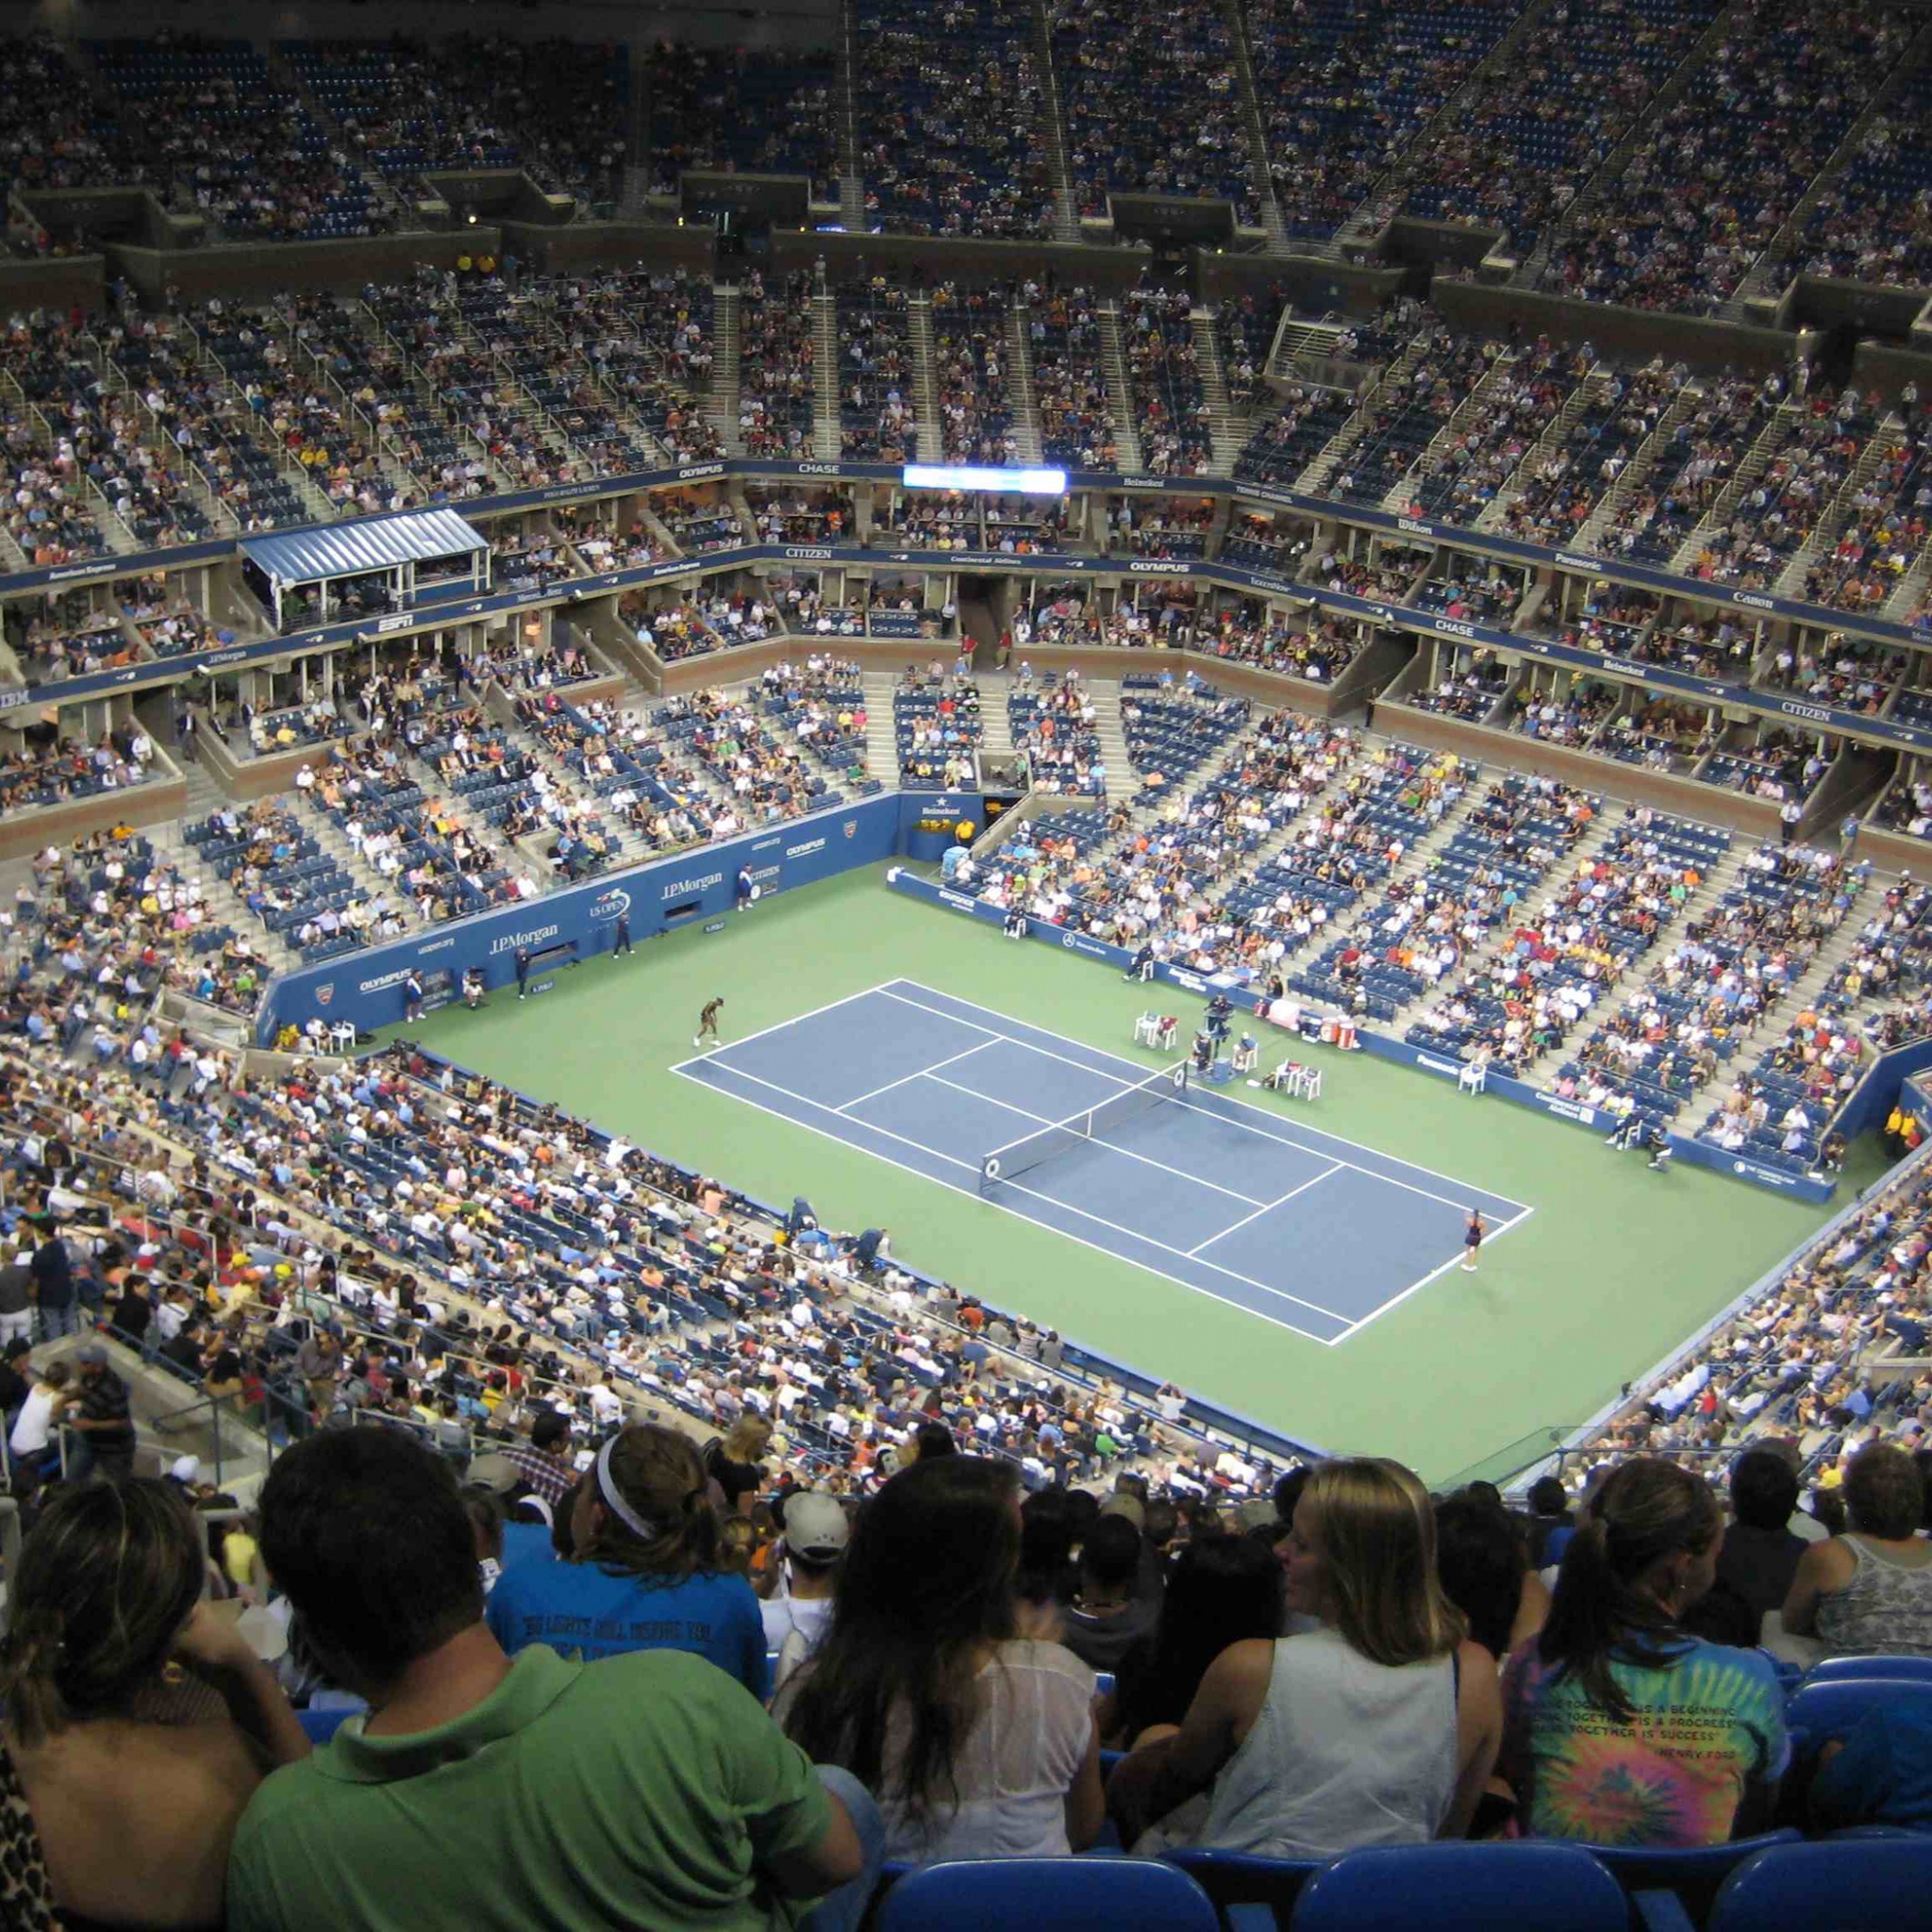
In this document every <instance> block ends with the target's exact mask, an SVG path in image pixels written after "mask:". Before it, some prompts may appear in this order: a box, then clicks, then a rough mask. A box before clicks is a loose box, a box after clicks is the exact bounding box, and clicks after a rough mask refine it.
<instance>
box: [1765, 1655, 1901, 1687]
mask: <svg viewBox="0 0 1932 1932" xmlns="http://www.w3.org/2000/svg"><path fill="white" fill-rule="evenodd" d="M1868 1677H1890V1678H1891V1679H1892V1680H1893V1681H1894V1682H1913V1681H1917V1682H1919V1683H1932V1657H1826V1658H1824V1661H1823V1662H1822V1663H1815V1664H1813V1665H1812V1666H1811V1668H1810V1669H1809V1670H1808V1671H1807V1672H1806V1673H1805V1682H1804V1684H1801V1685H1800V1686H1799V1687H1798V1688H1799V1689H1800V1690H1803V1689H1804V1688H1805V1687H1806V1685H1810V1684H1837V1683H1843V1682H1847V1681H1850V1680H1852V1679H1862V1678H1868Z"/></svg>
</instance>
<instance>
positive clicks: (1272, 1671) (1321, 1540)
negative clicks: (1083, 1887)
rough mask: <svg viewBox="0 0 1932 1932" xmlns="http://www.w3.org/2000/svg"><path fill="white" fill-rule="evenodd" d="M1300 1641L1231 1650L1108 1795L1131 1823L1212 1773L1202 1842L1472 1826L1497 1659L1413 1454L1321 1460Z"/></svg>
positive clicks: (1295, 1602) (1302, 1842)
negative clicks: (1465, 1595) (1469, 1612)
mask: <svg viewBox="0 0 1932 1932" xmlns="http://www.w3.org/2000/svg"><path fill="white" fill-rule="evenodd" d="M1284 1568H1285V1570H1286V1572H1287V1579H1288V1608H1289V1609H1290V1610H1291V1611H1296V1612H1299V1613H1301V1614H1302V1615H1304V1616H1307V1617H1313V1618H1314V1619H1316V1620H1317V1627H1316V1628H1314V1629H1312V1630H1308V1631H1305V1632H1303V1633H1302V1634H1300V1635H1298V1636H1294V1637H1286V1638H1277V1639H1273V1640H1269V1639H1254V1640H1249V1641H1243V1642H1240V1643H1234V1644H1230V1645H1229V1646H1228V1648H1227V1649H1225V1650H1224V1651H1223V1652H1222V1653H1221V1655H1220V1656H1219V1657H1217V1658H1216V1659H1215V1660H1214V1662H1213V1663H1212V1664H1210V1665H1209V1666H1208V1672H1207V1674H1206V1675H1205V1676H1203V1677H1202V1679H1201V1685H1200V1689H1199V1690H1198V1691H1196V1692H1195V1693H1194V1698H1193V1701H1192V1703H1191V1704H1190V1705H1189V1707H1188V1714H1187V1716H1186V1718H1185V1719H1183V1720H1182V1723H1181V1727H1180V1729H1179V1731H1178V1732H1177V1733H1175V1734H1174V1736H1172V1737H1170V1738H1167V1739H1165V1740H1161V1741H1159V1742H1158V1743H1154V1744H1150V1745H1148V1746H1147V1747H1146V1748H1145V1749H1143V1750H1140V1751H1136V1752H1135V1753H1134V1754H1133V1755H1132V1756H1131V1757H1128V1758H1127V1759H1126V1761H1125V1762H1124V1764H1122V1765H1121V1766H1120V1767H1119V1769H1118V1770H1117V1771H1116V1772H1115V1773H1114V1775H1113V1780H1112V1782H1111V1784H1110V1785H1109V1787H1108V1804H1109V1805H1110V1806H1111V1807H1112V1808H1113V1809H1114V1811H1115V1813H1116V1815H1117V1816H1119V1817H1120V1819H1121V1821H1122V1824H1123V1835H1124V1836H1128V1835H1131V1834H1135V1833H1138V1832H1139V1831H1140V1830H1141V1827H1143V1826H1145V1825H1148V1824H1153V1823H1154V1822H1155V1821H1156V1820H1158V1819H1161V1818H1164V1817H1167V1816H1168V1815H1169V1814H1170V1813H1172V1812H1173V1811H1174V1809H1175V1808H1176V1807H1179V1806H1181V1805H1182V1804H1184V1803H1185V1802H1186V1801H1187V1800H1188V1799H1190V1798H1191V1797H1193V1796H1194V1795H1195V1793H1196V1792H1199V1791H1202V1790H1208V1788H1209V1786H1210V1785H1211V1787H1212V1792H1211V1795H1210V1797H1209V1800H1208V1817H1207V1822H1206V1823H1205V1824H1203V1825H1202V1826H1200V1828H1199V1829H1198V1831H1197V1832H1196V1833H1194V1834H1193V1842H1195V1843H1196V1844H1199V1845H1208V1846H1214V1847H1216V1848H1218V1849H1221V1850H1224V1851H1239V1852H1249V1853H1253V1854H1256V1855H1257V1856H1259V1857H1275V1858H1308V1857H1331V1856H1332V1855H1334V1854H1335V1853H1338V1852H1345V1851H1353V1850H1355V1849H1356V1848H1357V1847H1358V1846H1362V1845H1391V1844H1417V1843H1421V1842H1424V1841H1425V1840H1429V1839H1432V1838H1460V1837H1461V1836H1462V1835H1463V1833H1464V1832H1465V1831H1466V1830H1467V1829H1468V1827H1469V1821H1470V1819H1471V1818H1472V1817H1473V1816H1474V1811H1475V1807H1476V1802H1477V1800H1478V1799H1479V1798H1480V1797H1481V1796H1482V1791H1483V1786H1484V1784H1485V1782H1486V1781H1487V1780H1488V1778H1489V1774H1490V1770H1491V1766H1492V1765H1493V1764H1494V1762H1495V1757H1496V1747H1497V1743H1498V1741H1499V1740H1500V1736H1501V1732H1502V1712H1501V1708H1500V1706H1499V1704H1498V1701H1497V1692H1496V1669H1495V1663H1494V1660H1493V1659H1492V1658H1491V1657H1489V1655H1488V1654H1487V1653H1486V1652H1485V1651H1484V1650H1483V1649H1482V1648H1481V1646H1480V1645H1478V1644H1474V1643H1472V1642H1470V1641H1468V1640H1467V1634H1466V1630H1465V1626H1464V1623H1463V1618H1462V1614H1461V1612H1460V1611H1458V1610H1457V1609H1456V1608H1455V1607H1454V1606H1453V1605H1452V1604H1450V1602H1449V1601H1448V1599H1447V1598H1446V1597H1445V1596H1444V1595H1443V1594H1442V1588H1441V1583H1440V1582H1439V1580H1438V1578H1437V1575H1436V1534H1435V1516H1434V1514H1433V1512H1432V1510H1431V1508H1430V1505H1429V1497H1428V1491H1425V1490H1424V1488H1423V1486H1422V1484H1421V1483H1420V1482H1418V1481H1417V1480H1416V1478H1415V1476H1414V1475H1413V1474H1410V1472H1409V1471H1407V1470H1406V1469H1404V1468H1403V1467H1402V1466H1401V1465H1400V1464H1399V1463H1394V1462H1385V1461H1379V1460H1373V1459H1369V1458H1360V1459H1356V1460H1349V1461H1334V1462H1324V1463H1322V1464H1320V1465H1319V1466H1318V1467H1317V1468H1316V1470H1315V1472H1314V1474H1312V1475H1311V1476H1310V1477H1309V1478H1308V1482H1307V1487H1306V1488H1305V1489H1304V1490H1303V1491H1302V1494H1301V1499H1300V1501H1299V1502H1297V1503H1296V1505H1295V1511H1294V1521H1293V1524H1292V1525H1291V1529H1290V1532H1289V1536H1288V1539H1287V1541H1286V1543H1285V1545H1284Z"/></svg>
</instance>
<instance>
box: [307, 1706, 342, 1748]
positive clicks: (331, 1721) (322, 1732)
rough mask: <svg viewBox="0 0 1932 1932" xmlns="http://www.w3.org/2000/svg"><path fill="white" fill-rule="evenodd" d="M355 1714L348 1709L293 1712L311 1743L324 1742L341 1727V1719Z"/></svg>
mask: <svg viewBox="0 0 1932 1932" xmlns="http://www.w3.org/2000/svg"><path fill="white" fill-rule="evenodd" d="M355 1715H356V1713H355V1712H354V1711H353V1710H349V1709H342V1710H298V1711H297V1712H296V1713H295V1717H296V1720H297V1722H298V1723H299V1724H301V1726H302V1728H303V1729H304V1730H305V1731H307V1732H308V1741H309V1742H310V1743H311V1744H326V1743H327V1742H328V1740H330V1739H331V1738H333V1737H334V1736H335V1734H336V1733H337V1731H339V1730H340V1729H341V1724H342V1720H343V1719H344V1718H347V1717H354V1716H355Z"/></svg>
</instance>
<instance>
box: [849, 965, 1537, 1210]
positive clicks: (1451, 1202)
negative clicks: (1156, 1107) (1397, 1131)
mask: <svg viewBox="0 0 1932 1932" xmlns="http://www.w3.org/2000/svg"><path fill="white" fill-rule="evenodd" d="M918 985H919V982H918V981H917V980H916V979H901V980H894V981H893V982H892V983H891V985H888V986H884V987H880V988H879V989H878V991H881V992H883V993H884V994H885V996H886V997H887V998H888V999H889V1000H897V1001H899V1003H900V1004H901V1005H902V1006H908V1007H918V1008H920V1009H921V1010H922V1011H923V1012H927V1013H935V1014H937V1015H938V1016H939V1017H940V1018H941V1019H942V1020H953V1021H956V1022H958V1024H959V1025H961V1026H974V1027H977V1030H978V1031H980V1032H981V1033H986V1034H990V1035H991V1037H992V1038H993V1039H995V1040H1004V1041H1006V1042H1007V1043H1008V1045H1009V1046H1017V1047H1020V1048H1022V1049H1023V1050H1024V1051H1025V1052H1027V1053H1037V1054H1040V1055H1041V1056H1042V1057H1043V1058H1046V1059H1050V1060H1062V1061H1064V1062H1065V1063H1066V1064H1067V1065H1068V1066H1070V1067H1078V1068H1079V1069H1080V1071H1081V1072H1082V1073H1086V1074H1092V1075H1093V1076H1094V1078H1095V1079H1099V1080H1111V1081H1113V1082H1114V1083H1115V1084H1116V1085H1117V1086H1120V1087H1131V1086H1138V1085H1139V1084H1140V1081H1141V1079H1143V1078H1144V1077H1145V1076H1146V1071H1147V1070H1146V1069H1145V1068H1144V1067H1143V1066H1141V1063H1140V1062H1139V1061H1138V1060H1130V1059H1124V1058H1122V1057H1121V1056H1120V1055H1119V1054H1115V1053H1108V1050H1107V1049H1106V1048H1105V1047H1104V1046H1096V1047H1091V1048H1089V1049H1088V1050H1089V1051H1090V1052H1091V1053H1096V1054H1098V1055H1099V1056H1100V1057H1101V1058H1103V1059H1109V1060H1112V1061H1113V1063H1114V1064H1115V1065H1116V1066H1121V1067H1131V1068H1133V1070H1134V1074H1135V1078H1134V1079H1132V1080H1126V1079H1123V1078H1122V1077H1121V1075H1119V1074H1109V1073H1107V1072H1105V1071H1104V1070H1103V1069H1101V1068H1099V1067H1093V1066H1088V1065H1086V1064H1085V1063H1084V1062H1083V1061H1080V1060H1076V1059H1070V1058H1068V1057H1067V1056H1066V1055H1065V1054H1062V1053H1055V1052H1054V1051H1053V1049H1052V1048H1051V1047H1045V1046H1036V1045H1035V1044H1034V1042H1033V1041H1030V1040H1022V1039H1021V1038H1020V1037H1019V1036H1018V1035H1017V1034H1013V1033H1002V1032H1001V1031H1000V1030H999V1029H998V1028H997V1027H995V1026H980V1025H979V1023H978V1022H977V1021H974V1020H961V1019H960V1018H959V1016H958V1014H957V1013H949V1012H947V1011H946V1010H945V1008H942V1007H929V1006H927V1005H926V1003H925V1002H924V1000H915V999H912V998H909V997H908V995H907V994H905V993H903V992H897V991H894V990H893V989H894V987H899V986H918ZM920 990H921V991H924V992H930V991H933V989H932V988H930V987H921V989H920ZM941 998H943V999H958V994H957V993H942V994H941ZM959 1004H960V1005H961V1006H962V1007H971V1008H972V1009H973V1010H974V1012H975V1013H986V1014H988V1015H989V1016H990V1017H991V1018H992V1019H995V1020H997V1019H999V1018H1000V1017H1001V1016H1000V1015H999V1014H998V1013H995V1012H993V1011H992V1009H991V1008H989V1007H975V1006H974V1005H973V1002H972V1001H971V1000H960V1001H959ZM1040 1030H1041V1032H1045V1031H1046V1029H1045V1028H1044V1027H1041V1029H1040ZM1063 1037H1064V1036H1062V1035H1060V1034H1052V1035H1049V1038H1051V1039H1055V1040H1058V1039H1061V1038H1063ZM1067 1043H1068V1044H1069V1045H1070V1046H1077V1045H1079V1044H1080V1043H1081V1042H1080V1041H1068V1042H1067ZM1226 1104H1227V1105H1228V1106H1229V1107H1231V1108H1241V1110H1242V1112H1244V1113H1254V1114H1257V1115H1260V1118H1261V1119H1264V1120H1273V1119H1274V1115H1272V1114H1261V1113H1260V1109H1259V1108H1254V1107H1250V1106H1249V1105H1248V1104H1247V1103H1246V1102H1245V1101H1241V1100H1234V1099H1232V1098H1230V1099H1229V1100H1228V1101H1227V1103H1226ZM1174 1106H1176V1107H1185V1108H1188V1109H1190V1111H1191V1112H1193V1113H1198V1114H1205V1115H1206V1116H1207V1117H1208V1119H1209V1120H1214V1121H1220V1122H1222V1123H1223V1124H1225V1125H1227V1126H1231V1127H1236V1128H1239V1129H1240V1130H1241V1131H1242V1132H1243V1133H1249V1134H1255V1135H1258V1136H1259V1137H1260V1139H1262V1140H1264V1141H1276V1142H1278V1143H1279V1144H1280V1145H1281V1146H1283V1147H1292V1148H1293V1149H1294V1150H1295V1151H1296V1152H1297V1153H1299V1154H1312V1155H1314V1156H1315V1157H1316V1158H1318V1159H1322V1160H1337V1159H1341V1157H1340V1156H1338V1155H1334V1154H1330V1153H1329V1152H1327V1150H1326V1149H1324V1148H1321V1147H1310V1146H1309V1145H1308V1144H1307V1142H1306V1141H1297V1140H1295V1139H1293V1138H1292V1137H1291V1135H1288V1134H1278V1133H1274V1132H1273V1131H1272V1130H1271V1129H1269V1128H1267V1127H1264V1126H1259V1125H1257V1124H1256V1123H1255V1122H1253V1121H1247V1120H1242V1119H1241V1118H1239V1117H1238V1116H1234V1115H1230V1114H1226V1113H1223V1112H1222V1111H1221V1110H1220V1109H1219V1108H1212V1107H1203V1106H1202V1105H1201V1104H1200V1102H1198V1101H1194V1100H1188V1099H1184V1098H1183V1097H1182V1096H1181V1095H1179V1094H1175V1095H1174ZM1307 1132H1309V1133H1311V1134H1313V1135H1315V1136H1317V1137H1318V1138H1319V1139H1321V1140H1324V1141H1332V1142H1333V1143H1334V1144H1335V1145H1336V1146H1338V1147H1353V1148H1354V1149H1355V1151H1356V1152H1357V1154H1372V1155H1374V1157H1375V1158H1376V1159H1378V1160H1384V1161H1391V1162H1393V1163H1394V1165H1396V1166H1398V1167H1404V1168H1407V1170H1408V1171H1409V1173H1411V1174H1427V1175H1429V1177H1430V1178H1431V1179H1432V1180H1439V1181H1446V1182H1448V1183H1449V1184H1450V1185H1451V1186H1452V1187H1457V1188H1462V1189H1468V1188H1470V1187H1471V1186H1474V1183H1472V1182H1468V1181H1462V1180H1458V1179H1457V1177H1456V1175H1454V1174H1439V1173H1437V1171H1436V1170H1435V1169H1434V1168H1432V1167H1423V1166H1420V1165H1419V1164H1418V1163H1417V1162H1415V1161H1412V1160H1403V1159H1400V1158H1398V1157H1397V1156H1395V1155H1393V1154H1383V1153H1381V1152H1380V1151H1379V1150H1378V1149H1376V1148H1374V1147H1364V1146H1363V1145H1362V1144H1361V1142H1360V1141H1351V1140H1348V1139H1347V1138H1346V1137H1345V1136H1343V1135H1341V1134H1331V1133H1329V1132H1328V1131H1327V1130H1326V1129H1325V1128H1323V1127H1309V1128H1308V1129H1307ZM1341 1165H1342V1166H1343V1167H1347V1168H1353V1169H1354V1170H1355V1172H1356V1173H1357V1174H1367V1175H1368V1177H1369V1178H1370V1179H1371V1180H1377V1181H1386V1182H1387V1183H1388V1184H1389V1185H1390V1186H1391V1188H1405V1189H1407V1191H1408V1192H1409V1193H1411V1194H1420V1195H1422V1197H1423V1198H1424V1200H1425V1201H1438V1202H1441V1205H1442V1206H1443V1207H1445V1208H1455V1209H1456V1210H1457V1213H1466V1212H1467V1211H1468V1208H1469V1197H1468V1194H1467V1193H1466V1192H1465V1193H1462V1194H1457V1195H1451V1194H1439V1193H1437V1192H1436V1191H1434V1190H1433V1189H1431V1188H1419V1187H1417V1186H1416V1185H1415V1183H1414V1182H1413V1181H1405V1180H1399V1179H1397V1178H1396V1176H1395V1175H1394V1174H1386V1173H1384V1172H1383V1171H1382V1169H1380V1168H1378V1167H1364V1166H1363V1165H1362V1164H1361V1162H1360V1161H1358V1160H1341ZM1476 1191H1477V1192H1478V1193H1481V1194H1487V1195H1488V1196H1489V1198H1490V1199H1491V1201H1507V1202H1508V1203H1509V1205H1510V1206H1511V1207H1514V1208H1520V1207H1522V1206H1523V1203H1522V1202H1520V1201H1516V1200H1513V1199H1511V1197H1510V1196H1509V1195H1507V1194H1499V1193H1497V1192H1496V1191H1495V1190H1494V1189H1493V1188H1483V1187H1477V1188H1476Z"/></svg>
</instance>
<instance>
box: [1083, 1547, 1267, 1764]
mask: <svg viewBox="0 0 1932 1932" xmlns="http://www.w3.org/2000/svg"><path fill="white" fill-rule="evenodd" d="M1282 1591H1283V1583H1282V1572H1281V1564H1280V1562H1279V1561H1278V1560H1277V1559H1276V1557H1275V1555H1274V1550H1273V1549H1272V1548H1271V1547H1270V1546H1269V1544H1268V1543H1267V1541H1265V1540H1263V1539H1262V1538H1260V1537H1255V1536H1211V1537H1203V1538H1199V1539H1197V1540H1196V1541H1192V1542H1191V1543H1189V1544H1188V1545H1187V1547H1186V1548H1185V1549H1184V1550H1182V1551H1181V1553H1180V1555H1179V1556H1177V1557H1175V1558H1174V1566H1173V1568H1172V1569H1171V1570H1170V1571H1169V1573H1168V1578H1167V1588H1166V1590H1165V1591H1164V1592H1163V1593H1162V1596H1161V1600H1160V1621H1159V1623H1158V1624H1157V1626H1156V1628H1155V1631H1154V1635H1153V1637H1152V1639H1151V1640H1149V1641H1146V1642H1143V1643H1142V1644H1141V1647H1140V1648H1139V1649H1138V1650H1137V1651H1135V1652H1134V1653H1132V1654H1130V1655H1129V1656H1128V1657H1125V1658H1124V1659H1123V1660H1122V1663H1121V1667H1120V1670H1119V1672H1118V1673H1117V1684H1118V1688H1117V1689H1116V1691H1115V1693H1114V1695H1113V1696H1112V1697H1111V1698H1110V1699H1108V1700H1107V1702H1106V1703H1105V1704H1103V1706H1102V1708H1101V1720H1100V1721H1101V1729H1102V1734H1103V1741H1105V1742H1107V1743H1108V1744H1109V1745H1120V1746H1123V1747H1131V1746H1134V1745H1137V1744H1141V1743H1149V1744H1151V1743H1155V1742H1158V1740H1160V1739H1161V1738H1164V1737H1168V1736H1171V1735H1172V1734H1173V1733H1174V1731H1176V1730H1178V1729H1179V1727H1180V1724H1181V1720H1182V1719H1183V1718H1185V1717H1186V1716H1187V1714H1188V1706H1189V1705H1191V1703H1192V1702H1193V1701H1194V1692H1195V1691H1198V1690H1199V1689H1200V1688H1201V1679H1202V1678H1203V1677H1204V1676H1205V1675H1206V1674H1207V1672H1208V1665H1209V1664H1211V1663H1212V1662H1213V1661H1214V1659H1215V1658H1216V1657H1219V1656H1220V1655H1221V1653H1222V1652H1223V1651H1224V1650H1225V1649H1226V1648H1227V1647H1228V1645H1229V1644H1230V1643H1241V1642H1242V1641H1250V1640H1256V1639H1259V1640H1262V1641H1266V1640H1268V1639H1271V1638H1274V1637H1276V1636H1278V1635H1279V1634H1280V1631H1281V1607H1282Z"/></svg>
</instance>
